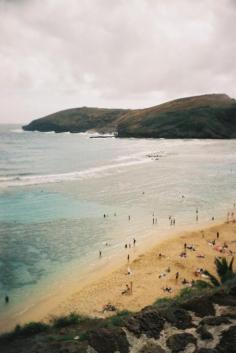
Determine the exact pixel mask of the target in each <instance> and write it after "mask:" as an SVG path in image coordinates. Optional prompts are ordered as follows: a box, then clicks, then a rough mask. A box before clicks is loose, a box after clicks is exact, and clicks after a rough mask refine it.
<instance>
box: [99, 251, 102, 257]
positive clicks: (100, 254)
mask: <svg viewBox="0 0 236 353" xmlns="http://www.w3.org/2000/svg"><path fill="white" fill-rule="evenodd" d="M99 257H100V258H101V257H102V252H101V250H99Z"/></svg>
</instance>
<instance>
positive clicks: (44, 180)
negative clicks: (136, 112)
mask: <svg viewBox="0 0 236 353" xmlns="http://www.w3.org/2000/svg"><path fill="white" fill-rule="evenodd" d="M149 162H151V160H150V158H147V157H144V156H143V155H142V157H140V158H138V159H134V158H132V157H131V159H130V160H129V161H127V162H121V163H113V164H108V165H103V166H100V167H95V168H88V169H85V170H81V171H74V172H69V173H60V174H46V175H33V176H32V175H24V176H9V177H8V176H7V177H5V176H4V177H0V186H1V187H10V186H27V185H37V184H48V183H60V182H63V181H73V180H83V179H88V178H99V177H103V176H106V175H110V174H116V173H120V172H122V171H124V169H125V168H128V167H131V166H135V165H139V164H144V163H149Z"/></svg>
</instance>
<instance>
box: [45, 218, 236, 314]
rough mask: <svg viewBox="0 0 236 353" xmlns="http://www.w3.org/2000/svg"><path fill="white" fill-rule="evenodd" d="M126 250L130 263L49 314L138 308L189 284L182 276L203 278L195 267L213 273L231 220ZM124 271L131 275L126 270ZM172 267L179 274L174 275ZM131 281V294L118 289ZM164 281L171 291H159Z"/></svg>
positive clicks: (233, 236)
mask: <svg viewBox="0 0 236 353" xmlns="http://www.w3.org/2000/svg"><path fill="white" fill-rule="evenodd" d="M217 232H218V233H219V238H218V239H217ZM214 240H215V245H212V244H211V241H214ZM185 243H186V245H187V249H186V257H181V256H180V254H181V253H183V252H185V249H184V244H185ZM224 243H226V244H227V245H228V248H226V249H225V250H224V251H223V253H222V252H220V250H221V247H222V246H223V245H224ZM188 247H190V248H191V247H193V249H195V250H193V249H188ZM125 251H126V252H127V254H128V253H129V254H130V261H129V262H128V261H127V262H126V264H124V265H123V266H121V267H119V268H118V269H116V270H112V271H111V272H110V273H108V274H106V275H105V276H104V277H102V278H99V279H98V280H94V281H93V282H92V283H89V284H87V285H86V286H84V287H83V288H81V289H80V290H78V291H77V292H75V293H74V294H73V295H72V296H71V297H70V298H69V299H68V300H67V301H66V302H63V303H61V304H60V305H59V306H58V307H57V308H56V309H55V310H54V311H53V315H61V314H68V313H70V312H72V311H76V312H78V313H80V314H84V315H90V316H97V317H104V316H107V315H110V313H109V312H105V313H104V312H103V308H104V305H107V304H112V305H114V306H115V307H116V308H117V310H130V311H137V310H140V309H141V308H143V307H144V306H147V305H150V304H152V303H153V302H154V301H155V300H156V299H158V298H161V297H164V296H174V295H176V294H178V292H179V290H180V289H181V288H184V287H186V286H188V285H189V284H185V285H184V284H182V281H183V280H184V279H186V280H187V281H189V282H190V281H191V280H196V279H202V278H201V276H196V275H195V271H197V269H200V268H203V269H207V270H209V271H211V272H212V273H214V272H215V269H214V258H215V257H216V256H226V257H227V258H231V256H232V253H235V251H236V223H233V222H230V223H224V224H220V225H214V226H210V227H208V228H205V229H202V230H197V231H191V232H181V233H180V234H177V235H174V236H172V237H170V238H168V239H167V240H165V241H162V242H160V243H159V244H157V245H155V246H154V247H153V248H152V249H150V250H148V251H146V252H143V253H139V252H138V244H137V245H136V246H135V247H133V248H132V249H125ZM159 254H162V255H163V256H159ZM129 270H130V271H131V274H128V271H129ZM168 271H170V272H168ZM176 272H178V273H179V278H178V280H176ZM131 282H132V287H133V290H132V294H130V293H129V294H122V291H123V290H125V288H126V284H128V285H129V286H130V284H131ZM166 286H168V287H171V288H172V291H171V293H167V292H166V291H163V288H165V287H166ZM47 318H49V316H47Z"/></svg>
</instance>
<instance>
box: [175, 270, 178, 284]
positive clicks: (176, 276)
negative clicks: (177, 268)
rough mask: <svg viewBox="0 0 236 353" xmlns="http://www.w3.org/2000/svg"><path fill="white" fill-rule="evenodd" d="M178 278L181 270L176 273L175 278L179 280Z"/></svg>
mask: <svg viewBox="0 0 236 353" xmlns="http://www.w3.org/2000/svg"><path fill="white" fill-rule="evenodd" d="M178 279H179V272H176V274H175V280H176V282H178Z"/></svg>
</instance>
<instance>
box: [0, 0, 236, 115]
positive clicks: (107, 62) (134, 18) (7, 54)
mask: <svg viewBox="0 0 236 353" xmlns="http://www.w3.org/2000/svg"><path fill="white" fill-rule="evenodd" d="M0 16H1V21H0V75H1V76H0V77H1V79H0V89H1V110H0V122H14V121H18V122H25V121H28V120H31V119H33V118H35V117H39V116H42V115H44V114H47V113H50V112H53V111H56V110H60V109H65V108H69V107H74V106H81V105H87V106H107V107H133V108H134V107H145V106H150V105H156V104H158V103H160V102H163V101H165V100H168V99H172V98H175V97H181V96H185V95H192V94H200V93H207V92H225V93H227V94H229V95H231V96H233V97H236V86H235V78H236V67H235V62H236V24H235V20H236V6H235V1H234V0H221V1H219V2H216V1H215V0H199V1H195V0H178V1H173V0H165V1H163V0H129V1H126V0H116V1H111V0H80V1H77V0H70V1H68V0H67V1H66V0H18V1H17V0H8V1H7V0H0Z"/></svg>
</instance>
